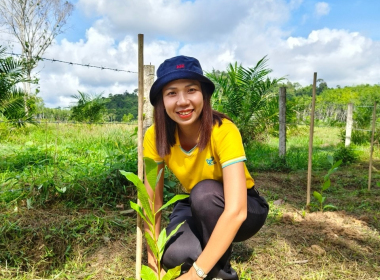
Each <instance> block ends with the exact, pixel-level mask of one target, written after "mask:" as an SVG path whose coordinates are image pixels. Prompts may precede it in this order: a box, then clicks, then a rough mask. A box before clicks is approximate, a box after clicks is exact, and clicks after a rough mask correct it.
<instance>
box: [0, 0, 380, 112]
mask: <svg viewBox="0 0 380 280" xmlns="http://www.w3.org/2000/svg"><path fill="white" fill-rule="evenodd" d="M71 2H72V3H73V4H74V12H73V14H72V15H71V17H70V18H69V19H68V21H67V25H66V27H67V30H66V31H65V33H63V34H61V35H59V36H58V37H56V39H55V41H54V43H53V44H52V45H51V46H50V47H49V48H48V50H47V51H46V52H45V54H44V55H43V56H42V57H44V58H49V59H56V60H62V61H68V62H74V63H80V64H90V65H93V66H99V67H108V68H113V69H120V70H127V71H131V72H137V55H138V53H137V38H138V34H144V64H152V65H155V67H156V69H157V68H158V66H159V65H160V64H161V63H162V62H163V61H164V60H165V59H167V58H170V57H173V56H176V55H187V56H193V57H196V58H197V59H198V60H199V61H200V63H201V65H202V68H203V70H204V71H212V70H213V69H215V70H221V71H223V70H226V69H227V66H228V65H229V63H235V62H238V63H239V64H241V65H242V66H244V67H254V66H255V65H256V63H257V62H258V61H259V60H260V59H261V58H263V57H264V56H267V58H268V67H269V68H270V69H272V70H273V72H272V73H271V74H270V77H272V78H279V77H285V78H286V79H287V80H289V81H290V82H292V83H295V82H298V83H300V84H301V85H302V86H307V85H310V84H312V83H313V73H314V72H317V76H318V79H323V80H324V81H325V82H326V83H327V85H328V86H329V87H336V86H337V85H339V86H341V87H343V86H353V85H358V84H379V83H380V29H379V26H380V17H379V16H378V14H379V12H380V1H379V0H331V1H329V0H325V1H314V0H112V1H110V0H73V1H71ZM6 40H7V39H6V38H5V37H4V36H2V35H1V34H0V44H2V45H6V42H7V41H6ZM8 40H9V39H8ZM10 41H12V40H10ZM13 45H14V49H13V51H15V52H16V51H17V46H15V44H13ZM34 74H35V75H36V76H37V77H38V78H39V79H40V81H39V89H40V92H39V94H38V95H39V96H40V97H41V98H42V99H43V100H44V103H45V106H46V107H51V108H55V107H62V108H64V107H68V106H72V105H74V103H73V101H74V100H73V99H72V98H71V96H72V95H75V94H77V93H78V91H81V92H85V93H89V94H94V95H98V94H103V95H104V96H108V95H109V94H122V93H123V92H125V91H126V90H127V91H128V92H133V90H134V89H136V88H137V83H138V82H137V81H138V75H137V73H129V72H117V71H111V70H101V69H98V68H88V67H82V66H73V65H69V64H64V63H58V62H51V61H41V62H40V63H39V64H38V67H37V68H36V69H35V72H34Z"/></svg>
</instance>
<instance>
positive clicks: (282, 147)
mask: <svg viewBox="0 0 380 280" xmlns="http://www.w3.org/2000/svg"><path fill="white" fill-rule="evenodd" d="M279 94H280V97H279V114H278V117H279V122H280V124H279V126H280V127H279V132H278V134H279V137H278V138H279V145H278V155H279V157H280V158H281V159H282V160H284V163H285V158H286V87H280V93H279Z"/></svg>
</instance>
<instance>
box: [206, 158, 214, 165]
mask: <svg viewBox="0 0 380 280" xmlns="http://www.w3.org/2000/svg"><path fill="white" fill-rule="evenodd" d="M206 162H207V164H208V165H210V166H211V165H214V164H215V163H216V161H215V160H214V157H210V158H208V159H206Z"/></svg>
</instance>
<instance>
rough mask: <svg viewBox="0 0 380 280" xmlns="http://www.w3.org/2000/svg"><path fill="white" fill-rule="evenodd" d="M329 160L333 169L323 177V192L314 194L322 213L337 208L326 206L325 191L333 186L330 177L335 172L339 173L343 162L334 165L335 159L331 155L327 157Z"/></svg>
mask: <svg viewBox="0 0 380 280" xmlns="http://www.w3.org/2000/svg"><path fill="white" fill-rule="evenodd" d="M327 160H328V161H329V163H330V164H331V168H330V169H329V171H328V172H327V174H326V175H325V176H324V177H323V184H322V186H321V191H320V192H317V191H314V192H313V196H314V197H315V198H316V199H317V201H318V207H319V210H320V211H324V210H328V209H336V207H335V206H334V205H332V204H326V205H324V203H325V201H326V196H324V191H326V190H328V189H329V188H330V186H331V181H330V176H331V174H333V173H334V172H335V171H337V169H338V167H339V165H341V164H342V160H338V161H337V162H335V163H334V158H333V157H332V156H330V155H328V156H327Z"/></svg>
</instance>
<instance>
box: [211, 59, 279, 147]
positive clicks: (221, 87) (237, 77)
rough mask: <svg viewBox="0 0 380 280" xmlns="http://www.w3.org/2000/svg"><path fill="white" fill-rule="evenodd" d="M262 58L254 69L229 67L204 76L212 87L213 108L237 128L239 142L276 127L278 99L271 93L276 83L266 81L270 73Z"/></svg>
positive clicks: (270, 80) (275, 81) (239, 66)
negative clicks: (213, 87)
mask: <svg viewBox="0 0 380 280" xmlns="http://www.w3.org/2000/svg"><path fill="white" fill-rule="evenodd" d="M267 61H268V60H267V59H266V57H263V58H262V59H261V60H260V61H259V62H258V63H257V64H256V66H255V67H253V68H244V67H243V66H241V65H238V64H237V62H235V64H229V66H228V68H227V72H221V73H220V72H218V71H213V72H211V73H207V74H206V75H207V77H208V78H210V79H211V80H212V81H213V82H214V84H215V87H216V88H215V93H214V95H213V99H212V102H213V107H214V108H215V109H216V110H218V111H221V112H223V113H225V114H227V115H228V116H229V117H230V118H231V119H232V120H233V121H234V123H235V124H236V125H237V127H238V128H239V130H240V133H241V135H242V137H243V141H250V140H252V139H254V138H258V137H260V136H261V135H262V134H263V133H264V132H266V131H268V129H270V128H272V127H273V126H274V125H276V123H278V95H277V94H276V93H274V92H273V90H272V89H273V87H275V86H276V85H277V83H278V82H279V81H282V80H283V78H279V79H270V78H269V77H268V74H270V73H271V72H272V70H271V69H269V68H267Z"/></svg>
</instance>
